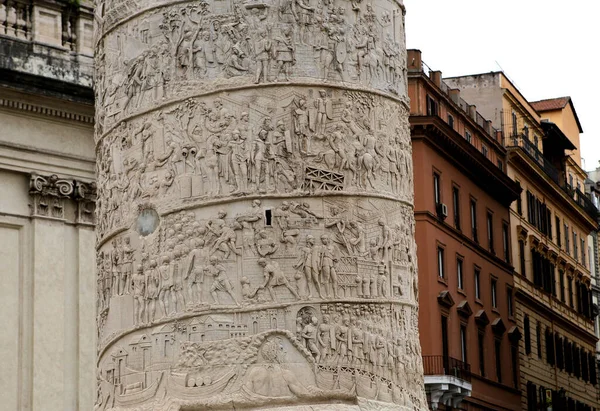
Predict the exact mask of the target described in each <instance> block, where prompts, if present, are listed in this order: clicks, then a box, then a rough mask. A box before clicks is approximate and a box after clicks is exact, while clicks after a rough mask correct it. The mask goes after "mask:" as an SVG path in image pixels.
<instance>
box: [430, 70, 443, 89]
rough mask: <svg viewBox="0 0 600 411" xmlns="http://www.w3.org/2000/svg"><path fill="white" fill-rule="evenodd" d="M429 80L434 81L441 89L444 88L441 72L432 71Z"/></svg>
mask: <svg viewBox="0 0 600 411" xmlns="http://www.w3.org/2000/svg"><path fill="white" fill-rule="evenodd" d="M429 78H430V79H431V81H433V82H434V83H435V85H436V86H438V87H439V88H441V87H442V72H441V71H439V70H436V71H433V70H432V71H430V72H429Z"/></svg>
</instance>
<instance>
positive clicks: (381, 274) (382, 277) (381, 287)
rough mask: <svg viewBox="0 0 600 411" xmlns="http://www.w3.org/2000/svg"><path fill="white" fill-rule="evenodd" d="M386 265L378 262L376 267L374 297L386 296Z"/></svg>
mask: <svg viewBox="0 0 600 411" xmlns="http://www.w3.org/2000/svg"><path fill="white" fill-rule="evenodd" d="M387 274H388V273H387V265H385V264H380V265H379V267H377V295H376V297H384V298H385V297H387V296H388V280H387Z"/></svg>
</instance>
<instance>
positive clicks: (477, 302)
mask: <svg viewBox="0 0 600 411" xmlns="http://www.w3.org/2000/svg"><path fill="white" fill-rule="evenodd" d="M475 304H479V305H480V306H482V307H483V301H481V300H480V299H479V298H475Z"/></svg>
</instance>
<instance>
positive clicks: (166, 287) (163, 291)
mask: <svg viewBox="0 0 600 411" xmlns="http://www.w3.org/2000/svg"><path fill="white" fill-rule="evenodd" d="M170 263H171V259H170V258H169V257H168V256H166V255H165V256H163V258H162V263H161V265H160V267H159V268H158V272H159V275H160V292H159V293H158V299H159V303H160V306H161V308H162V310H163V313H164V317H167V316H168V315H169V314H170V310H169V300H170V299H172V298H173V296H172V293H173V267H172V266H171V264H170ZM173 308H175V307H173Z"/></svg>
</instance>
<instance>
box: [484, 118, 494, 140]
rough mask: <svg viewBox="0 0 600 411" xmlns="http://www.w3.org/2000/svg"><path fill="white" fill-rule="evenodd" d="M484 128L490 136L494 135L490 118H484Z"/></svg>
mask: <svg viewBox="0 0 600 411" xmlns="http://www.w3.org/2000/svg"><path fill="white" fill-rule="evenodd" d="M485 130H486V131H487V132H488V134H489V135H490V136H492V137H494V138H495V137H496V136H495V135H492V131H493V128H492V121H491V120H485Z"/></svg>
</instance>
